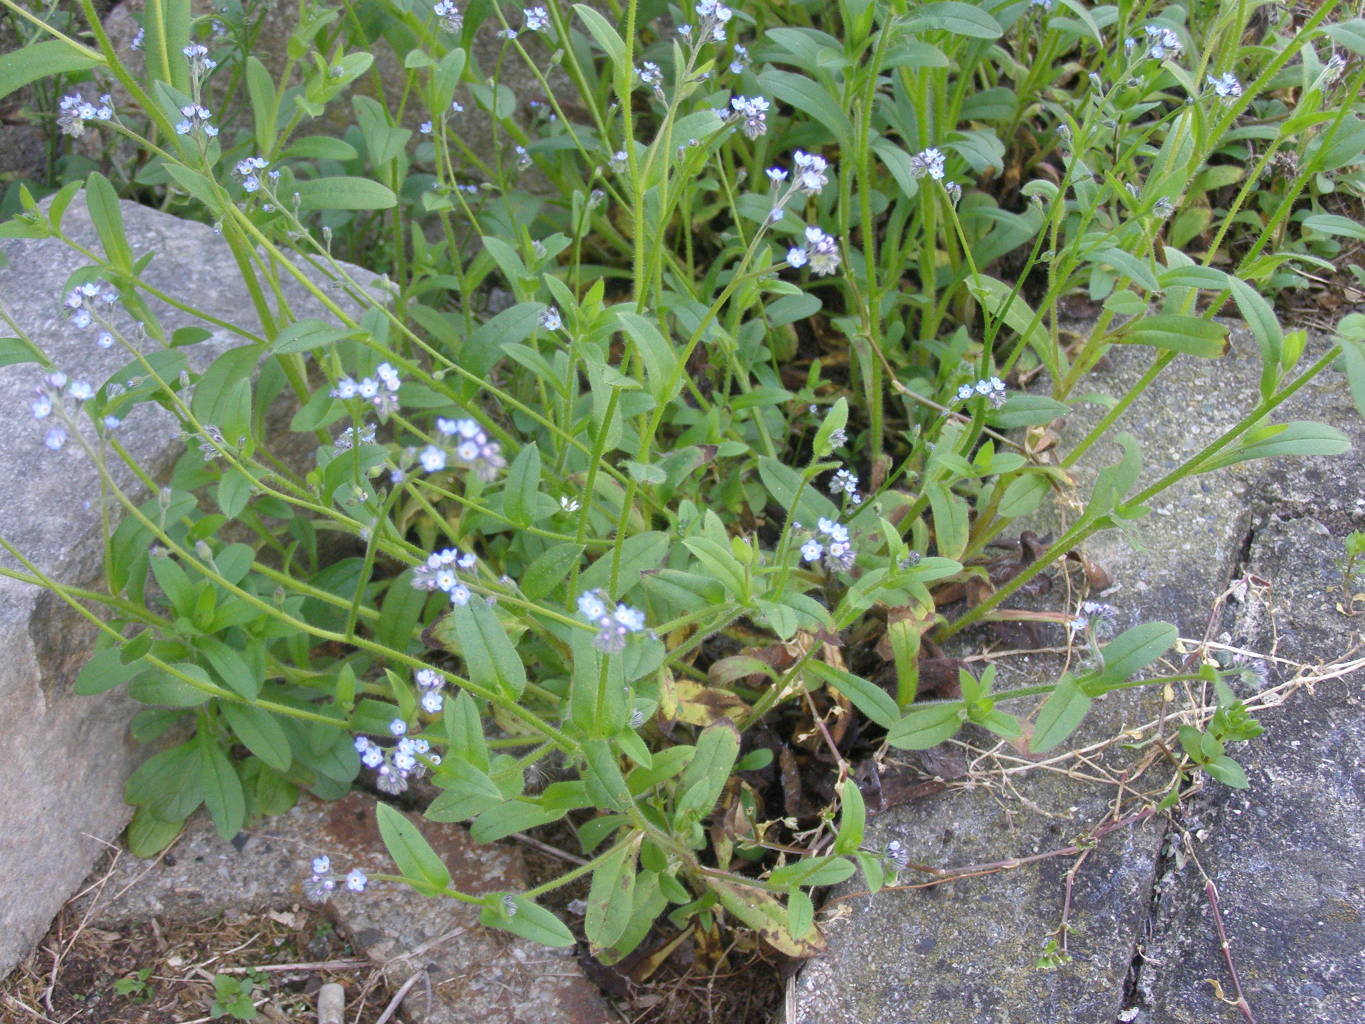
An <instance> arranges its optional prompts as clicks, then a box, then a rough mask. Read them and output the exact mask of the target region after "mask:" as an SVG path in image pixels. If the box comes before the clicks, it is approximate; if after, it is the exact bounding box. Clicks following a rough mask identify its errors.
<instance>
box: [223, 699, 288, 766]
mask: <svg viewBox="0 0 1365 1024" xmlns="http://www.w3.org/2000/svg"><path fill="white" fill-rule="evenodd" d="M218 707H219V709H220V710H221V711H222V712H223V717H224V718H226V719H227V723H228V725H230V726H232V731H233V732H234V733H236V734H237V738H238V739H239V740H241V741H242V745H243V746H245V747H246V749H247V750H249V751H251V752H252V753H253V754H255V755H256V756H257V757H259V758H260V759H261V760H262V761H264V762H265V763H266V764H268V765H270V767H272V768H274V769H276V770H277V771H281V772H287V771H288V770H289V766H290V765H291V764H292V763H293V761H294V755H293V753H292V751H291V750H290V747H289V737H288V736H287V735H285V731H284V728H283V727H282V726H281V725H280V723H279V720H278V719H277V718H276V717H275V716H274V715H272V714H271V713H270V712H269V711H266V710H264V709H263V708H257V707H251V706H250V705H247V704H233V703H231V702H230V701H222V702H220V703H219V705H218Z"/></svg>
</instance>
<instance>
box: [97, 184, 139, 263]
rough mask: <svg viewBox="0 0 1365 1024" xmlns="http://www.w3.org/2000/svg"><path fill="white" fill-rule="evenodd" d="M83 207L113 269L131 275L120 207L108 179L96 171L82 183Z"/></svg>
mask: <svg viewBox="0 0 1365 1024" xmlns="http://www.w3.org/2000/svg"><path fill="white" fill-rule="evenodd" d="M85 205H86V208H87V209H88V210H89V211H90V221H91V223H93V224H94V225H95V230H96V231H97V232H98V233H99V236H100V244H101V245H103V246H104V253H105V255H106V256H108V257H109V262H110V263H111V264H113V266H114V269H116V270H120V271H122V272H124V273H131V271H132V269H133V250H132V247H131V246H130V245H129V244H128V238H127V235H126V233H125V231H124V227H123V207H122V206H121V205H120V204H119V198H118V193H117V192H115V191H114V186H113V185H111V184H110V183H109V179H108V178H106V177H105V176H104V175H103V174H100V173H99V172H98V171H96V172H95V173H93V174H91V175H90V177H89V178H87V179H86V182H85Z"/></svg>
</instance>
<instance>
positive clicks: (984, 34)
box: [906, 0, 1005, 39]
mask: <svg viewBox="0 0 1365 1024" xmlns="http://www.w3.org/2000/svg"><path fill="white" fill-rule="evenodd" d="M906 28H907V29H909V30H910V31H912V32H922V31H924V30H926V29H929V30H935V29H937V30H941V31H944V32H951V33H952V34H953V35H956V36H966V37H967V38H969V39H999V38H1000V37H1001V36H1002V35H1004V33H1005V30H1004V29H1003V28H1001V27H1000V22H998V21H996V20H995V19H994V18H992V17H991V16H990V15H989V14H987V13H986V12H985V11H983V10H982V9H981V8H980V7H975V6H973V5H972V4H964V3H956V2H954V0H946V2H943V3H930V4H923V5H922V6H920V7H917V8H915V10H914V12H913V13H912V14H911V15H910V17H909V19H908V20H907V21H906Z"/></svg>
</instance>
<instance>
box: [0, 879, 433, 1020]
mask: <svg viewBox="0 0 1365 1024" xmlns="http://www.w3.org/2000/svg"><path fill="white" fill-rule="evenodd" d="M327 982H336V983H338V984H340V985H342V986H343V987H344V989H345V992H346V1020H347V1021H348V1022H358V1024H365V1022H373V1021H377V1020H378V1019H379V1018H380V1016H381V1015H382V1014H383V1012H384V1009H385V1007H386V1005H387V1003H388V1001H389V997H390V993H388V992H387V991H386V990H385V988H384V986H383V985H382V984H380V982H379V975H378V971H377V970H376V969H375V967H374V965H373V964H372V963H370V962H369V961H366V960H364V959H363V958H357V957H356V955H355V952H354V950H353V949H352V948H351V946H350V944H349V943H348V942H347V941H346V940H345V939H344V937H343V936H342V935H341V934H340V933H339V932H337V930H336V929H335V928H334V926H333V925H332V923H331V922H330V921H329V920H328V919H327V917H326V916H325V915H323V914H321V913H319V912H318V911H317V910H316V909H315V908H313V907H310V906H298V907H291V908H289V909H288V910H284V911H269V912H266V913H262V914H254V913H252V914H247V913H229V914H220V915H217V916H214V917H210V918H207V919H204V920H201V921H193V922H182V923H174V924H171V923H167V924H162V923H161V922H160V921H158V920H157V919H156V918H151V919H149V920H146V921H139V922H135V923H131V924H129V925H127V926H124V927H119V928H108V927H93V926H88V925H84V924H83V922H82V915H81V914H80V913H78V912H77V911H76V910H75V908H74V906H73V905H68V906H67V907H66V908H65V909H63V911H62V912H61V913H60V914H59V915H58V916H57V919H56V921H54V922H53V924H52V929H51V930H50V931H49V932H48V934H47V936H46V937H45V938H44V939H43V941H42V942H41V943H40V944H39V945H38V948H37V949H35V950H34V951H33V953H31V954H30V955H29V957H28V959H27V960H25V961H24V963H22V964H20V965H19V967H18V968H16V969H15V971H14V972H13V973H12V974H11V975H10V976H9V977H8V978H6V979H5V980H4V982H3V983H0V1020H4V1021H7V1022H9V1021H12V1022H14V1024H20V1022H27V1021H33V1022H38V1024H169V1022H172V1021H174V1022H177V1024H191V1022H196V1024H207V1022H208V1021H210V1020H214V1019H218V1020H222V1021H237V1020H256V1021H269V1022H272V1024H295V1022H300V1021H313V1020H316V1003H317V991H318V989H319V988H321V987H322V985H323V984H325V983H327ZM388 1020H389V1021H390V1022H392V1021H399V1022H402V1021H406V1018H405V1017H404V1016H402V1015H401V1014H396V1015H391V1016H389V1017H388Z"/></svg>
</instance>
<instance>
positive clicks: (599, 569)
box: [572, 530, 668, 601]
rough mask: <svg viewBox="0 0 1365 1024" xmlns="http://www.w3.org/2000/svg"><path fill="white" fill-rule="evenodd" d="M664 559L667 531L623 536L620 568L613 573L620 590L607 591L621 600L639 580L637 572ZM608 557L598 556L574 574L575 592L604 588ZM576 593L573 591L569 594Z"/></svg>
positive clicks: (608, 572) (608, 579) (608, 575)
mask: <svg viewBox="0 0 1365 1024" xmlns="http://www.w3.org/2000/svg"><path fill="white" fill-rule="evenodd" d="M667 560H668V534H666V533H664V532H662V531H661V530H648V531H646V532H644V533H637V534H635V535H633V536H631V537H627V538H626V539H625V541H623V542H622V544H621V568H620V572H619V574H618V576H617V579H618V580H619V581H620V586H621V590H620V592H619V593H617V594H613V595H611V596H612V597H613V598H614V599H615V600H618V601H622V600H625V598H626V597H627V596H628V595H629V594H630V592H631V590H633V589H634V588H635V586H636V585H637V584H638V583H639V582H640V579H641V575H642V574H643V573H644V572H646V571H648V570H651V569H657V568H658V567H659V566H661V565H664V564H665V563H666V562H667ZM611 570H612V560H611V558H610V557H604V558H599V559H598V560H597V561H595V562H594V563H593V564H592V565H590V566H589V567H588V568H587V569H585V570H583V572H582V573H581V574H580V575H579V577H578V588H579V593H582V592H583V591H584V590H592V589H593V588H603V589H605V588H606V587H607V585H608V584H610V583H611ZM572 596H573V597H575V598H576V597H577V596H578V595H577V594H574V595H572Z"/></svg>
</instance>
